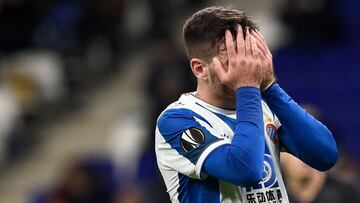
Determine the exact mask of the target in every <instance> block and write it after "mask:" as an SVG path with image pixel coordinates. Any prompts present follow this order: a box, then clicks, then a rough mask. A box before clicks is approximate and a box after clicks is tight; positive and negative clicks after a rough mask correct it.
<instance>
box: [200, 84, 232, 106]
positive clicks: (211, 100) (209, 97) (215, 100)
mask: <svg viewBox="0 0 360 203" xmlns="http://www.w3.org/2000/svg"><path fill="white" fill-rule="evenodd" d="M195 96H196V97H197V98H199V99H201V100H203V101H204V102H206V103H208V104H211V105H213V106H216V107H219V108H222V109H231V110H233V109H236V100H235V99H234V98H231V96H221V95H219V94H216V93H215V92H213V90H212V89H210V88H209V87H208V86H202V85H198V87H197V90H196V94H195Z"/></svg>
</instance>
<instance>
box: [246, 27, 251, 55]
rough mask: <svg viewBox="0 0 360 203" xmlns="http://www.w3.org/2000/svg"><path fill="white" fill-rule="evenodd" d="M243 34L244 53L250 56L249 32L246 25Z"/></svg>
mask: <svg viewBox="0 0 360 203" xmlns="http://www.w3.org/2000/svg"><path fill="white" fill-rule="evenodd" d="M245 35H246V36H245V54H246V56H251V44H250V33H249V28H248V27H246V33H245Z"/></svg>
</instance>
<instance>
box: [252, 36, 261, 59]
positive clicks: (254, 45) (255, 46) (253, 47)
mask: <svg viewBox="0 0 360 203" xmlns="http://www.w3.org/2000/svg"><path fill="white" fill-rule="evenodd" d="M250 45H251V54H252V56H253V57H254V58H255V59H258V58H259V52H258V47H257V45H256V39H255V37H253V36H252V35H250Z"/></svg>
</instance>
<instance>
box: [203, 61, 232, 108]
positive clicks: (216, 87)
mask: <svg viewBox="0 0 360 203" xmlns="http://www.w3.org/2000/svg"><path fill="white" fill-rule="evenodd" d="M209 73H210V74H209V76H210V77H209V86H210V91H211V93H212V94H213V95H214V96H215V97H216V98H218V99H221V100H226V101H228V102H234V103H235V102H236V93H235V91H234V90H232V89H231V88H229V87H228V86H226V85H225V84H224V83H222V82H221V81H220V78H219V76H218V75H217V74H216V73H215V72H214V71H213V70H212V69H211V68H210V69H209Z"/></svg>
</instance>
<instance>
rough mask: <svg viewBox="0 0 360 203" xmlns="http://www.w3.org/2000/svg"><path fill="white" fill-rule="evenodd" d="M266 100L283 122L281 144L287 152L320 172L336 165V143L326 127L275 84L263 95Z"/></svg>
mask: <svg viewBox="0 0 360 203" xmlns="http://www.w3.org/2000/svg"><path fill="white" fill-rule="evenodd" d="M263 97H264V99H265V100H266V102H267V104H268V105H269V107H270V109H271V110H272V111H273V112H274V113H275V114H276V116H277V117H278V118H279V120H280V122H281V125H282V126H281V127H280V129H279V134H280V144H281V146H282V147H283V148H285V150H287V151H288V152H290V153H291V154H293V155H295V156H297V157H298V158H300V159H301V160H303V161H304V162H305V163H307V164H309V165H310V166H312V167H313V168H316V169H318V170H327V169H329V168H331V167H332V166H333V165H334V164H335V163H336V161H337V158H338V152H337V147H336V143H335V140H334V138H333V136H332V134H331V132H330V131H329V130H328V129H327V127H326V126H325V125H323V124H322V123H321V122H319V121H318V120H316V119H315V118H314V117H313V116H311V115H310V114H309V113H307V112H306V111H305V110H304V109H303V108H301V107H300V106H299V105H298V104H297V103H296V102H295V101H294V100H293V99H292V98H291V97H290V96H289V95H287V94H286V93H285V91H284V90H283V89H281V88H280V86H279V85H278V84H276V83H275V84H273V85H272V86H271V87H269V88H268V89H267V90H266V91H265V92H263Z"/></svg>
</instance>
